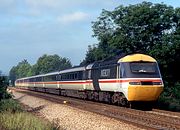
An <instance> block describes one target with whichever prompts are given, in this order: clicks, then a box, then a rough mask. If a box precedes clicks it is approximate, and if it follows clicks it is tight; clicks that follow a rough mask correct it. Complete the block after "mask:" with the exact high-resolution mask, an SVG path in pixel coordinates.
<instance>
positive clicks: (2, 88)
mask: <svg viewBox="0 0 180 130" xmlns="http://www.w3.org/2000/svg"><path fill="white" fill-rule="evenodd" d="M7 86H8V82H7V78H6V77H4V76H0V101H1V100H2V99H8V98H11V95H10V94H9V93H7V91H6V89H7Z"/></svg>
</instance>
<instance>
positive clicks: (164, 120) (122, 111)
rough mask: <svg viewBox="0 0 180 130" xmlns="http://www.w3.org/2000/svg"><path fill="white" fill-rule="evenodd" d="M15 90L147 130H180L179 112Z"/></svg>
mask: <svg viewBox="0 0 180 130" xmlns="http://www.w3.org/2000/svg"><path fill="white" fill-rule="evenodd" d="M13 90H14V91H18V92H21V93H25V94H28V95H31V96H35V97H39V98H43V99H46V100H49V101H52V102H55V103H60V104H63V103H66V105H69V106H72V107H76V108H79V109H82V110H86V111H90V112H94V113H97V114H101V115H104V116H108V117H110V118H115V119H117V120H121V121H123V122H125V123H130V124H133V125H135V126H138V127H141V128H145V129H163V130H180V125H179V124H180V114H179V113H177V112H168V111H162V110H157V109H155V110H153V111H141V110H134V109H129V108H123V107H119V106H114V105H108V104H103V103H98V102H92V101H85V100H82V99H77V98H70V97H62V96H57V95H51V94H45V93H39V92H34V91H27V90H20V89H13Z"/></svg>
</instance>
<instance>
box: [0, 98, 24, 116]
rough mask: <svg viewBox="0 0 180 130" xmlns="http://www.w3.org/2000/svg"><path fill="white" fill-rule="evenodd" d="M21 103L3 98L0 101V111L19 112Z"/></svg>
mask: <svg viewBox="0 0 180 130" xmlns="http://www.w3.org/2000/svg"><path fill="white" fill-rule="evenodd" d="M21 111H23V110H22V108H21V105H20V104H19V103H18V102H17V101H15V100H14V99H3V100H1V101H0V112H10V113H15V112H21Z"/></svg>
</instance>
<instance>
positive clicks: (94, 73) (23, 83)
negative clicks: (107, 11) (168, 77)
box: [15, 53, 164, 108]
mask: <svg viewBox="0 0 180 130" xmlns="http://www.w3.org/2000/svg"><path fill="white" fill-rule="evenodd" d="M15 86H16V87H19V88H24V89H29V90H33V91H39V92H46V93H52V94H58V95H62V96H70V97H76V98H82V99H85V100H86V99H87V100H94V101H98V102H106V103H111V104H117V105H119V106H124V107H130V108H133V107H136V106H139V105H141V106H148V107H150V108H152V105H151V104H153V103H154V102H156V101H157V99H158V98H159V96H160V94H161V92H162V91H163V88H164V85H163V80H162V77H161V74H160V70H159V66H158V63H157V61H156V60H155V59H154V58H153V57H151V56H149V55H146V54H141V53H135V54H128V55H125V54H122V55H119V56H117V57H115V58H113V59H108V60H103V61H96V62H94V63H91V64H88V65H85V66H79V67H73V68H70V69H65V70H61V71H56V72H51V73H47V74H41V75H35V76H31V77H25V78H20V79H17V80H16V81H15Z"/></svg>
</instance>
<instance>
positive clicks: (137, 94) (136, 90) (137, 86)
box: [128, 81, 163, 101]
mask: <svg viewBox="0 0 180 130" xmlns="http://www.w3.org/2000/svg"><path fill="white" fill-rule="evenodd" d="M162 91H163V83H162V81H131V82H129V86H128V101H155V100H157V99H158V97H159V95H160V94H161V92H162Z"/></svg>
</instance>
